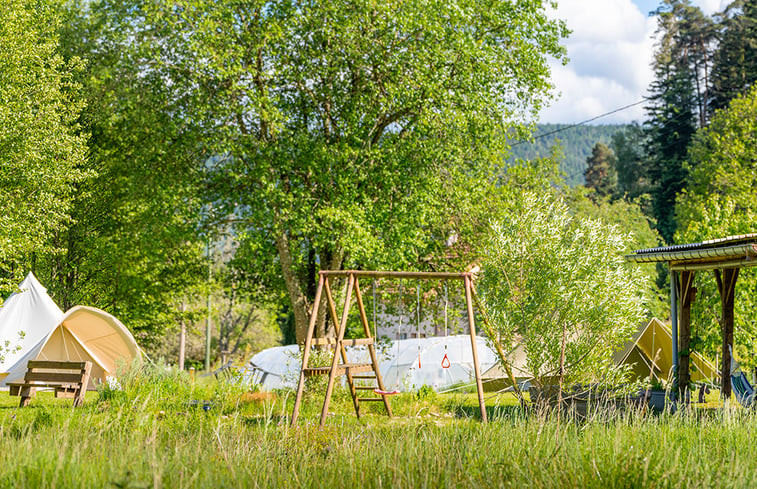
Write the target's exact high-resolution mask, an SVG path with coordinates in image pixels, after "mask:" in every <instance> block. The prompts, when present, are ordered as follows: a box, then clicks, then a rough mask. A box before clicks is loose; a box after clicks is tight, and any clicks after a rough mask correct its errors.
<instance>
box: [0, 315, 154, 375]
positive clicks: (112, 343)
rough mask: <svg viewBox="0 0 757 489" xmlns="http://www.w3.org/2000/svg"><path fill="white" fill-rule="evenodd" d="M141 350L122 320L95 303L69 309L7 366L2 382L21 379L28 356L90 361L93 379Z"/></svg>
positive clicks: (31, 358) (127, 361)
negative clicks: (92, 305)
mask: <svg viewBox="0 0 757 489" xmlns="http://www.w3.org/2000/svg"><path fill="white" fill-rule="evenodd" d="M141 356H142V352H141V350H140V349H139V346H137V343H136V341H134V337H133V336H132V335H131V333H130V332H129V331H128V330H127V329H126V327H124V325H123V324H121V322H120V321H119V320H118V319H116V318H115V317H113V316H112V315H110V314H108V313H107V312H105V311H101V310H100V309H96V308H94V307H86V306H76V307H73V308H71V309H69V310H68V311H67V312H66V313H65V315H64V316H63V318H62V319H61V320H60V321H59V323H58V325H57V326H56V327H55V328H53V330H52V331H50V332H49V333H48V334H47V335H45V337H44V338H42V339H41V340H40V341H39V342H38V343H37V344H36V345H35V346H34V347H33V348H32V349H30V350H29V351H28V352H27V353H26V354H25V355H24V356H23V357H21V358H19V359H18V361H16V363H15V364H14V365H12V366H11V367H10V368H9V372H8V376H7V377H6V378H5V379H4V382H14V381H17V380H22V379H23V377H24V374H25V373H26V364H27V362H28V361H29V360H62V361H86V360H89V361H91V362H92V382H91V383H90V385H89V388H90V389H92V388H94V383H96V382H105V381H106V378H107V377H111V376H114V375H115V374H116V368H117V367H118V366H119V365H120V364H121V363H123V364H124V365H129V364H131V362H132V361H133V360H134V359H137V358H141Z"/></svg>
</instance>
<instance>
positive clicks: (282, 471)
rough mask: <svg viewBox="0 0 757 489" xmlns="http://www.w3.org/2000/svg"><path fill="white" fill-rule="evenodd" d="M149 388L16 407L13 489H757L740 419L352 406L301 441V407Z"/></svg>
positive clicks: (177, 384) (224, 387) (182, 386)
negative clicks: (294, 413)
mask: <svg viewBox="0 0 757 489" xmlns="http://www.w3.org/2000/svg"><path fill="white" fill-rule="evenodd" d="M133 375H134V377H132V378H130V379H131V380H129V379H128V378H127V379H126V380H122V387H123V390H121V391H113V390H103V391H102V392H100V393H99V394H98V395H92V394H90V396H88V398H87V402H86V403H85V406H84V407H83V408H80V409H75V410H74V409H71V407H70V401H62V400H53V399H52V398H51V396H49V395H48V394H46V393H42V394H39V395H38V397H37V398H36V399H35V400H34V401H33V403H32V405H31V407H29V408H25V409H18V408H15V407H11V403H15V402H16V401H17V398H5V397H3V398H2V399H3V400H2V402H3V403H4V404H6V406H4V407H2V408H0V460H1V461H2V463H1V464H0V487H65V488H69V487H74V488H76V487H82V488H84V487H87V488H89V487H110V488H112V487H130V488H142V487H213V488H216V487H337V488H338V487H360V486H365V487H477V488H480V487H524V486H528V487H536V488H538V487H548V488H552V487H554V488H558V487H559V488H566V487H597V488H599V487H601V488H606V487H753V486H755V484H757V449H756V448H755V443H754V433H755V432H757V416H755V415H754V414H753V413H750V412H745V411H742V410H738V409H725V410H721V411H707V412H697V411H688V412H687V411H681V412H679V413H676V414H665V415H659V416H655V415H649V414H647V413H644V412H641V411H633V410H630V411H616V412H612V413H604V414H602V413H595V415H593V416H590V417H589V418H586V419H584V420H577V419H575V418H570V417H569V418H568V419H567V420H566V419H565V417H563V419H562V420H560V421H558V420H557V419H556V416H553V415H552V414H551V413H550V412H548V411H546V412H541V413H524V412H522V411H520V410H519V409H518V408H517V407H511V406H507V405H499V406H494V405H492V406H490V408H491V410H492V411H491V412H492V413H493V414H494V416H493V421H492V422H491V423H489V424H486V425H484V424H481V423H480V422H479V421H477V420H476V418H475V400H471V399H470V398H468V397H465V396H459V397H448V396H439V395H433V394H427V395H426V396H425V397H422V396H418V395H414V394H402V395H400V396H395V397H394V398H393V404H394V406H395V411H396V412H397V413H398V414H399V415H401V416H397V417H395V418H393V419H387V418H386V417H385V416H384V415H383V414H378V413H379V412H380V411H379V410H377V414H368V415H366V416H365V417H364V418H363V420H361V421H357V420H356V419H355V417H354V414H353V413H352V412H351V409H352V407H351V402H350V400H349V398H348V396H344V395H342V396H341V397H339V396H337V398H336V399H335V400H334V403H333V406H334V409H333V410H334V411H335V412H336V414H334V415H333V416H331V417H330V419H329V420H328V422H327V426H326V428H324V429H322V430H321V429H318V427H317V425H318V416H317V413H318V412H319V411H320V402H319V401H320V399H317V398H311V399H308V400H307V402H306V403H305V405H304V406H303V407H306V408H307V409H304V410H303V418H302V422H301V423H299V425H298V426H296V427H289V426H288V424H287V422H286V421H287V420H286V416H287V415H288V414H289V413H290V412H291V403H292V399H291V396H289V395H287V394H286V393H277V394H275V395H270V394H264V393H249V392H245V391H244V389H243V388H242V387H240V386H238V385H235V384H233V383H232V384H223V383H215V382H208V383H202V382H199V381H198V382H195V383H193V382H192V381H191V379H189V378H188V377H185V376H184V375H180V374H175V373H167V372H165V371H161V370H160V369H156V370H153V371H149V370H141V371H139V372H135V373H134V374H133ZM192 401H199V402H192ZM205 401H209V403H208V404H205ZM471 401H472V402H471ZM206 406H207V410H206V409H205V407H206ZM469 408H471V409H469ZM469 413H472V414H469Z"/></svg>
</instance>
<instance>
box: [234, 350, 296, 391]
mask: <svg viewBox="0 0 757 489" xmlns="http://www.w3.org/2000/svg"><path fill="white" fill-rule="evenodd" d="M301 365H302V359H301V358H300V348H299V346H297V345H287V346H274V347H273V348H268V349H265V350H263V351H261V352H259V353H257V354H256V355H255V356H253V357H252V358H251V359H250V362H249V363H248V365H247V366H246V367H245V369H244V370H243V372H242V375H243V379H244V380H243V381H244V382H245V383H250V384H252V385H259V386H260V388H261V389H263V390H273V389H293V388H294V387H296V386H297V380H298V379H299V375H300V366H301Z"/></svg>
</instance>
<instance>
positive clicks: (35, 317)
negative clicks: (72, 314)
mask: <svg viewBox="0 0 757 489" xmlns="http://www.w3.org/2000/svg"><path fill="white" fill-rule="evenodd" d="M18 288H19V291H18V292H15V293H13V294H11V295H10V296H8V298H7V299H6V300H5V302H4V303H3V305H2V307H0V345H2V348H3V349H4V350H7V351H6V352H5V354H4V355H3V356H4V359H3V361H2V362H0V376H2V375H4V374H6V373H7V372H8V370H9V369H10V367H11V366H12V365H14V364H15V363H16V362H18V360H19V359H20V358H22V357H24V356H25V355H26V354H27V353H28V352H29V351H30V350H31V349H32V348H34V346H35V345H36V344H37V343H39V342H40V340H42V338H44V337H46V336H47V335H48V334H49V333H50V331H52V330H53V329H55V327H56V326H57V325H58V324H60V322H61V319H63V311H61V310H60V308H59V307H58V306H57V305H56V304H55V302H53V300H52V299H51V298H50V296H49V295H47V289H45V287H43V286H42V284H40V283H39V281H38V280H37V278H36V277H35V276H34V274H33V273H31V272H29V274H28V275H27V276H26V278H25V279H24V281H23V282H21V284H20V285H19V286H18ZM6 344H7V346H6Z"/></svg>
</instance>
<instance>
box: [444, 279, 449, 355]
mask: <svg viewBox="0 0 757 489" xmlns="http://www.w3.org/2000/svg"><path fill="white" fill-rule="evenodd" d="M448 307H449V300H448V297H447V281H446V280H445V281H444V358H442V368H449V367H450V361H449V357H448V356H447V342H448V340H447V336H448V333H447V326H448V324H447V320H448V317H447V309H448Z"/></svg>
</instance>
